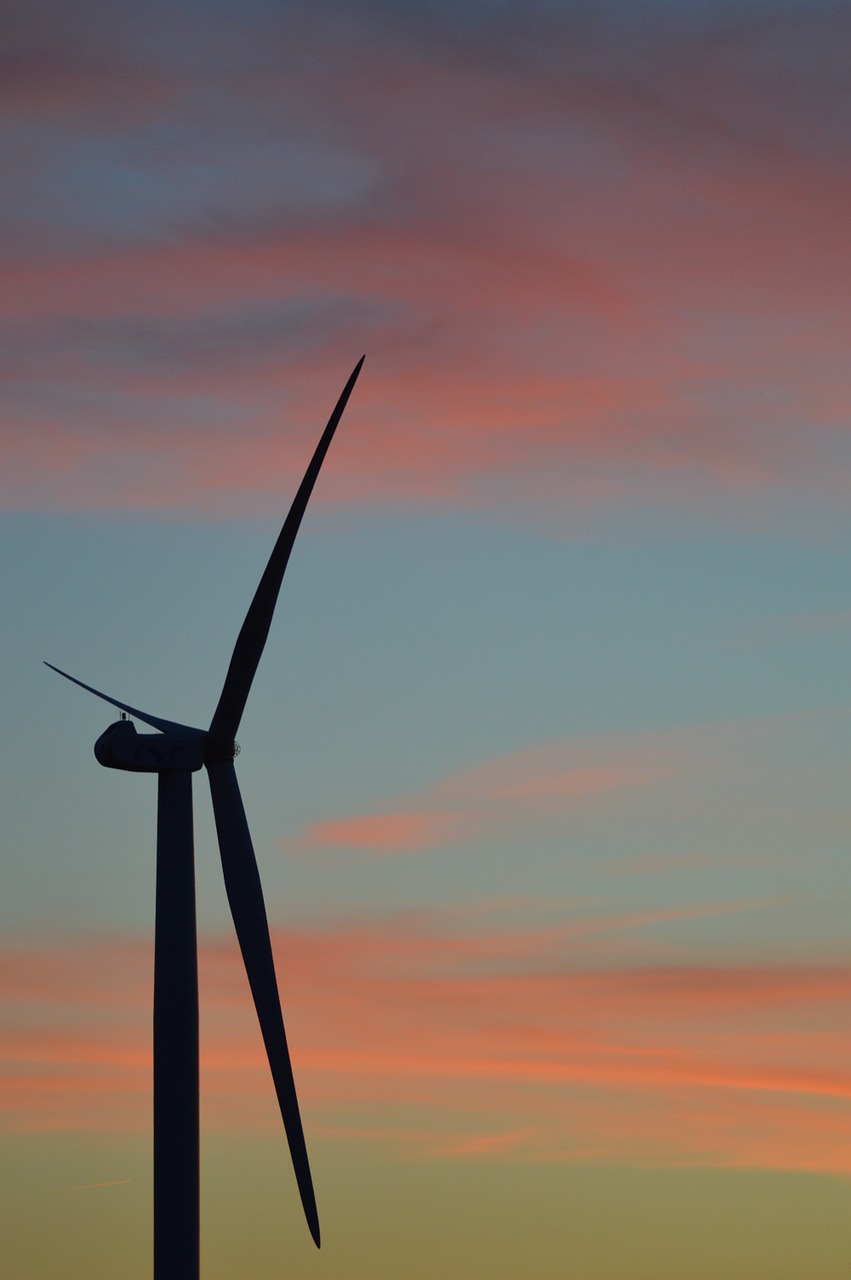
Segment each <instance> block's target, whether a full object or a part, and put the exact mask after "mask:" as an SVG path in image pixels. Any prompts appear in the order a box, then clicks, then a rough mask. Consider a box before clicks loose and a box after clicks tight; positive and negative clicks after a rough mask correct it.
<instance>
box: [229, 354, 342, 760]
mask: <svg viewBox="0 0 851 1280" xmlns="http://www.w3.org/2000/svg"><path fill="white" fill-rule="evenodd" d="M363 362H364V357H363V356H361V358H360V360H359V361H358V362H357V364H356V365H355V367H354V370H353V372H352V375H351V377H350V378H349V380H348V382H347V383H346V385H345V387H344V388H343V393H342V395H341V396H340V399H339V400H338V401H337V404H336V407H335V409H334V412H333V413H332V414H331V417H330V418H329V419H328V425H327V427H326V428H325V430H324V432H323V434H322V439H321V440H320V441H319V444H318V445H317V446H316V452H315V453H314V455H313V457H312V459H311V461H310V466H309V467H308V468H307V471H306V472H305V476H304V479H303V480H302V482H301V485H300V487H299V491H298V493H297V494H296V496H295V501H294V502H293V505H292V507H291V508H290V512H289V515H288V516H287V518H286V520H285V521H284V527H283V529H282V530H281V532H280V535H279V536H278V541H277V542H276V543H275V546H274V549H273V551H272V554H271V556H270V557H269V563H268V564H267V565H266V569H265V571H264V573H263V577H262V578H261V579H260V585H259V586H258V588H257V591H256V592H255V595H254V599H253V600H252V601H251V605H250V607H249V610H248V613H247V614H246V615H245V621H244V622H243V624H242V630H241V631H240V633H239V636H238V638H237V642H236V646H235V648H234V651H233V656H232V657H231V660H230V666H229V667H228V673H227V676H226V677H225V683H224V687H223V689H222V694H221V697H220V698H219V705H218V706H217V707H216V710H215V713H214V715H213V719H212V721H211V722H210V737H211V738H213V739H215V740H216V742H219V743H221V744H223V745H227V744H229V743H231V742H233V740H234V738H235V737H236V732H237V729H238V728H239V722H240V720H241V719H242V713H243V711H244V710H245V703H246V701H247V699H248V693H249V690H250V689H251V682H252V681H253V679H254V675H255V673H256V671H257V665H258V663H259V662H260V657H261V655H262V653H263V648H264V646H265V644H266V638H267V636H268V635H269V627H270V626H271V624H272V614H273V613H274V612H275V605H276V603H277V600H278V592H279V591H280V589H281V582H282V581H283V577H284V570H285V569H286V567H287V561H288V560H289V558H290V552H291V551H292V549H293V543H294V542H295V539H296V534H297V533H298V530H299V526H300V524H301V520H302V516H303V515H304V512H305V509H306V507H307V504H308V501H309V499H310V495H311V493H312V492H313V486H314V484H315V483H316V477H317V476H318V475H319V469H320V467H321V466H322V463H323V462H324V460H325V455H326V453H327V452H328V446H329V445H330V443H331V440H332V438H333V436H334V432H335V431H336V429H337V423H338V422H339V421H340V418H341V417H342V416H343V410H344V409H345V407H346V404H347V402H348V399H349V396H350V395H351V392H352V388H353V387H354V385H355V382H356V381H357V377H358V374H359V373H360V371H361V366H362V365H363Z"/></svg>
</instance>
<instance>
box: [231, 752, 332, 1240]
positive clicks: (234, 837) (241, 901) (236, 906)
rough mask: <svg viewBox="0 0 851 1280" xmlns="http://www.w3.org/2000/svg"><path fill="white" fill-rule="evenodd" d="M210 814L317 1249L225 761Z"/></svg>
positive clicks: (262, 940)
mask: <svg viewBox="0 0 851 1280" xmlns="http://www.w3.org/2000/svg"><path fill="white" fill-rule="evenodd" d="M207 770H208V773H209V775H210V791H211V793H212V796H213V813H214V815H215V819H216V831H217V832H218V837H219V849H220V850H221V855H222V869H223V871H224V875H225V889H226V891H227V895H228V902H229V903H230V909H231V914H232V916H233V922H234V925H235V926H236V936H237V938H238V939H239V946H240V950H241V951H242V958H243V961H244V962H245V971H246V973H247V974H248V981H249V984H250V986H251V994H252V995H253V997H254V1005H255V1008H256V1009H257V1017H258V1019H259V1021H260V1030H261V1031H262V1033H263V1041H264V1043H265V1045H266V1053H267V1056H268V1058H269V1066H270V1067H271V1068H272V1078H273V1080H274V1082H275V1091H276V1093H277V1095H278V1104H279V1106H280V1108H281V1116H282V1117H283V1121H284V1129H285V1130H286V1134H287V1141H288V1142H289V1145H290V1154H291V1156H292V1161H293V1168H294V1169H295V1176H296V1182H297V1183H298V1189H299V1192H300V1194H301V1203H302V1205H303V1206H304V1213H305V1217H306V1218H307V1225H308V1226H309V1228H310V1234H311V1235H312V1236H313V1239H314V1241H315V1243H316V1247H317V1248H318V1247H319V1216H318V1214H317V1211H316V1199H315V1196H314V1194H313V1180H312V1178H311V1176H310V1165H309V1163H308V1159H307V1147H306V1146H305V1142H304V1130H303V1129H302V1125H301V1116H300V1114H299V1109H298V1099H297V1097H296V1091H295V1081H294V1080H293V1071H292V1065H291V1063H290V1053H289V1049H288V1047H287V1037H286V1033H285V1031H284V1020H283V1015H282V1014H281V1002H280V997H279V995H278V983H277V979H276V977H275V962H274V960H273V958H272V944H271V941H270V938H269V925H268V921H267V919H266V907H265V905H264V902H263V890H262V889H261V887H260V875H259V873H258V870H257V861H256V859H255V857H254V849H253V846H252V844H251V836H250V834H249V831H248V823H247V821H246V818H245V810H244V808H243V805H242V797H241V796H240V793H239V785H238V783H237V780H236V772H235V770H234V767H233V764H232V763H231V761H229V760H226V761H221V762H217V763H215V764H209V765H208V766H207Z"/></svg>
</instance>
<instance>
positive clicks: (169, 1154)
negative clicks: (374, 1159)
mask: <svg viewBox="0 0 851 1280" xmlns="http://www.w3.org/2000/svg"><path fill="white" fill-rule="evenodd" d="M363 360H364V358H363V357H361V359H360V360H359V361H358V363H357V365H356V366H355V368H354V370H353V372H352V375H351V377H350V378H349V380H348V382H347V383H346V385H345V387H344V388H343V393H342V395H341V396H340V398H339V400H338V401H337V404H336V407H335V409H334V412H333V413H332V414H331V417H330V418H329V420H328V425H327V427H326V428H325V431H324V432H323V435H322V438H321V440H320V441H319V444H318V445H317V447H316V452H315V453H314V455H313V458H312V459H311V462H310V465H309V466H308V468H307V471H306V473H305V476H304V479H303V480H302V482H301V485H300V487H299V490H298V493H297V494H296V497H295V501H294V502H293V505H292V507H291V508H290V512H289V515H288V516H287V518H286V520H285V521H284V526H283V528H282V530H281V533H280V535H279V537H278V540H277V542H276V543H275V546H274V549H273V551H272V554H271V556H270V557H269V563H268V564H267V566H266V569H265V572H264V573H263V576H262V578H261V579H260V585H259V586H258V588H257V591H256V592H255V595H254V599H253V600H252V602H251V606H250V607H249V610H248V613H247V614H246V616H245V621H244V622H243V624H242V629H241V631H240V633H239V636H238V638H237V641H236V646H235V648H234V651H233V656H232V657H231V660H230V666H229V667H228V672H227V675H226V677H225V683H224V686H223V688H222V693H221V697H220V698H219V703H218V706H217V707H216V710H215V712H214V713H213V718H212V720H211V721H210V727H209V729H207V730H204V729H193V728H190V727H189V726H188V725H183V724H178V723H176V722H175V721H173V720H164V719H162V718H161V717H159V716H152V715H149V714H148V713H147V712H144V711H139V710H137V709H136V708H135V707H131V706H129V705H128V704H127V703H125V702H119V701H118V699H117V698H110V697H109V696H108V695H107V694H105V693H101V692H100V690H98V689H93V688H92V686H91V685H88V684H84V683H83V681H82V680H77V679H75V677H74V676H69V675H68V673H67V672H66V671H60V670H59V668H58V667H54V666H53V665H52V663H49V662H48V663H47V664H46V665H47V666H49V667H50V668H51V670H53V671H56V672H58V674H59V675H61V676H65V678H66V679H67V680H71V681H73V683H74V684H78V685H80V686H81V688H83V689H86V690H88V692H89V693H93V694H95V696H96V697H98V698H102V699H103V700H104V701H105V702H109V703H111V704H112V706H114V707H118V708H119V709H120V710H121V711H122V712H123V713H124V715H122V718H121V719H120V720H118V721H116V723H115V724H112V725H110V726H109V728H108V729H107V730H106V731H105V732H104V733H103V734H102V735H101V736H100V737H99V738H98V740H97V742H96V743H95V756H96V757H97V759H98V760H99V762H100V763H101V764H102V765H106V767H107V768H110V769H126V770H130V771H131V772H134V773H156V774H157V779H158V792H157V887H156V926H155V941H154V1280H198V1277H199V1266H200V1263H199V1152H198V948H197V937H196V924H195V865H194V839H193V825H192V774H193V773H195V772H197V771H198V770H199V769H201V768H202V767H203V768H206V770H207V774H208V776H209V779H210V791H211V794H212V798H213V814H214V817H215V822H216V833H217V836H218V842H219V850H220V852H221V858H222V870H223V872H224V879H225V889H226V892H227V897H228V903H229V904H230V909H231V915H232V916H233V922H234V927H235V929H236V936H237V939H238V941H239V946H240V950H241V952H242V959H243V962H244V964H245V971H246V973H247V975H248V982H249V985H250V987H251V994H252V996H253V997H254V1005H255V1008H256V1010H257V1017H258V1020H259V1022H260V1030H261V1032H262V1034H263V1041H264V1044H265V1046H266V1054H267V1056H268V1059H269V1066H270V1067H271V1070H272V1079H273V1081H274V1084H275V1091H276V1093H277V1096H278V1104H279V1106H280V1109H281V1116H282V1118H283V1122H284V1129H285V1131H286V1135H287V1141H288V1142H289V1147H290V1154H291V1156H292V1161H293V1168H294V1170H295V1176H296V1182H297V1183H298V1189H299V1193H300V1195H301V1202H302V1205H303V1207H304V1213H305V1217H306V1218H307V1224H308V1227H309V1228H310V1234H311V1235H312V1236H313V1239H314V1241H315V1242H316V1245H317V1248H318V1246H319V1217H318V1214H317V1211H316V1199H315V1197H314V1193H313V1182H312V1179H311V1176H310V1165H309V1163H308V1159H307V1148H306V1146H305V1141H304V1131H303V1129H302V1124H301V1116H300V1114H299V1109H298V1099H297V1097H296V1090H295V1082H294V1080H293V1072H292V1066H291V1064H290V1055H289V1049H288V1047H287V1038H286V1033H285V1031H284V1022H283V1016H282V1014H281V1002H280V997H279V995H278V984H277V979H276V977H275V964H274V960H273V958H272V945H271V941H270V938H269V925H268V922H267V919H266V908H265V904H264V901H263V891H262V889H261V887H260V876H259V873H258V870H257V861H256V859H255V857H254V849H253V846H252V844H251V835H250V834H249V830H248V823H247V821H246V818H245V810H244V808H243V805H242V798H241V796H240V792H239V785H238V783H237V780H236V772H235V770H234V764H233V762H234V758H235V756H236V754H237V749H238V748H237V746H236V741H235V739H236V733H237V729H238V727H239V722H240V720H241V718H242V713H243V711H244V709H245V703H246V701H247V698H248V693H249V690H250V689H251V683H252V681H253V679H254V674H255V672H256V670H257V666H258V663H259V662H260V657H261V654H262V653H263V648H264V646H265V644H266V638H267V636H268V634H269V627H270V625H271V622H272V615H273V613H274V611H275V604H276V602H277V599H278V592H279V590H280V587H281V581H282V579H283V576H284V570H285V569H286V567H287V561H288V560H289V557H290V552H291V551H292V547H293V543H294V542H295V538H296V534H297V533H298V530H299V525H300V524H301V520H302V516H303V515H304V512H305V508H306V507H307V503H308V500H309V499H310V495H311V493H312V491H313V486H314V484H315V483H316V477H317V476H318V474H319V470H320V468H321V466H322V463H323V461H324V459H325V454H326V453H327V451H328V446H329V445H330V443H331V440H332V438H333V435H334V432H335V430H336V428H337V423H338V422H339V421H340V418H341V417H342V414H343V410H344V409H345V407H346V403H347V401H348V399H349V396H350V394H351V391H352V388H353V387H354V385H355V382H356V380H357V377H358V374H359V373H360V371H361V366H362V365H363ZM127 715H129V716H132V717H134V718H135V719H137V720H141V721H142V722H143V723H144V724H148V725H150V726H151V727H152V728H154V729H157V730H158V731H159V732H157V733H141V734H140V733H137V731H136V728H135V726H134V725H133V723H132V721H131V720H128V719H126V718H125V717H126V716H127Z"/></svg>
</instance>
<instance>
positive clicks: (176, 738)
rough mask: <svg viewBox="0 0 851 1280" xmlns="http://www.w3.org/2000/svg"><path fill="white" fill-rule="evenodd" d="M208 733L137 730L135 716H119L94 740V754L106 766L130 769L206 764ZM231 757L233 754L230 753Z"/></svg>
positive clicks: (191, 767)
mask: <svg viewBox="0 0 851 1280" xmlns="http://www.w3.org/2000/svg"><path fill="white" fill-rule="evenodd" d="M205 746H206V734H203V735H202V734H199V733H197V731H195V732H192V731H190V735H187V736H183V735H182V734H178V733H138V732H137V731H136V726H135V725H134V724H133V721H132V720H116V721H115V723H114V724H111V725H110V726H109V728H108V729H106V730H104V732H103V733H102V734H101V735H100V737H99V738H98V740H97V742H96V743H95V757H96V759H97V761H98V763H99V764H102V765H104V766H105V767H106V768H107V769H125V770H127V771H128V772H129V773H162V772H163V770H165V769H186V770H188V771H189V772H191V773H194V772H196V771H197V770H198V769H201V768H203V766H204V755H205V750H204V749H205ZM231 758H232V757H231Z"/></svg>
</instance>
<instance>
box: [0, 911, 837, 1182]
mask: <svg viewBox="0 0 851 1280" xmlns="http://www.w3.org/2000/svg"><path fill="white" fill-rule="evenodd" d="M759 906H760V904H758V903H738V904H735V903H728V904H717V906H716V908H713V907H711V906H710V907H709V908H706V907H696V908H694V910H695V912H696V913H700V912H701V911H706V910H707V909H708V910H712V909H723V910H728V911H729V910H739V911H742V910H753V909H755V908H757V909H758V908H759ZM475 918H476V913H474V915H473V916H472V917H471V918H470V920H469V921H467V927H466V928H465V929H464V930H463V931H459V930H458V927H457V925H458V921H457V918H454V917H452V916H446V917H443V916H441V915H440V914H439V913H437V914H435V913H432V914H430V915H427V916H420V917H396V918H385V919H383V920H379V919H376V920H374V921H373V922H371V923H366V922H358V921H348V922H346V921H341V922H339V923H338V924H337V925H334V926H328V927H326V928H323V929H315V930H300V931H297V932H289V933H284V934H279V935H277V936H276V950H277V952H278V954H279V961H280V963H281V965H282V969H283V972H284V973H285V974H288V975H289V978H288V979H287V981H286V984H285V989H286V992H287V997H288V998H287V1005H288V1024H289V1026H290V1030H291V1035H292V1039H293V1045H294V1053H295V1065H296V1073H297V1076H298V1079H299V1083H300V1088H301V1091H302V1093H303V1097H304V1104H305V1108H306V1111H307V1114H308V1116H309V1117H310V1121H309V1122H310V1123H311V1124H314V1123H315V1124H316V1125H317V1127H318V1128H319V1130H320V1131H322V1132H326V1133H327V1134H328V1135H329V1136H331V1137H336V1138H337V1139H338V1140H341V1139H343V1138H347V1139H348V1140H352V1141H355V1140H357V1141H367V1140H368V1141H380V1142H390V1143H391V1144H394V1145H401V1146H402V1147H403V1149H408V1150H416V1151H419V1152H420V1153H423V1152H425V1153H426V1154H433V1155H435V1156H444V1157H446V1156H453V1157H455V1158H464V1157H470V1156H475V1157H477V1158H479V1157H484V1156H489V1157H494V1158H496V1157H504V1158H536V1159H579V1160H585V1159H593V1160H615V1161H623V1160H627V1161H633V1160H634V1161H637V1162H640V1163H661V1164H665V1163H674V1164H676V1163H701V1162H706V1163H710V1164H712V1163H714V1164H718V1165H728V1166H747V1165H750V1166H754V1165H755V1166H760V1167H777V1168H798V1169H821V1170H830V1171H834V1172H839V1171H843V1172H847V1171H848V1156H847V1152H848V1150H849V1146H848V1137H849V1132H851V1084H849V1081H851V1070H849V1069H850V1068H851V1039H849V1035H848V1030H847V1028H848V1006H849V1001H851V972H849V970H848V968H847V966H843V965H831V966H811V965H792V964H787V965H774V966H769V965H762V966H761V965H745V966H741V965H740V966H732V965H731V966H719V965H715V966H707V965H702V966H682V965H675V964H668V965H659V964H656V965H645V966H641V967H622V966H621V967H618V966H614V967H605V968H600V967H598V966H595V965H593V964H591V965H589V964H588V963H584V962H583V961H582V952H581V950H580V951H579V952H577V951H576V950H575V945H576V936H575V935H573V936H572V933H571V927H570V925H569V924H565V925H562V926H555V927H554V926H552V925H546V926H543V927H541V926H535V927H531V928H529V929H527V930H525V931H522V932H518V931H516V930H510V929H502V930H495V929H493V928H491V927H490V926H489V925H488V922H487V916H486V915H485V917H484V918H483V919H482V920H479V923H478V926H477V927H473V921H474V919H475ZM598 925H599V927H604V928H608V929H609V930H617V929H633V928H636V927H641V925H642V919H641V916H640V915H634V914H632V915H630V914H626V915H621V916H618V915H611V916H610V917H608V918H606V917H605V916H602V917H600V919H599V920H598ZM139 955H140V948H139V946H138V944H136V943H133V942H129V943H128V942H125V941H124V940H122V939H120V938H114V939H100V940H90V941H85V940H80V941H71V942H68V943H67V944H64V945H62V946H54V947H51V948H47V949H45V950H42V951H38V950H35V949H28V950H22V949H10V948H9V947H7V948H6V949H5V951H4V955H3V965H2V970H3V973H4V974H5V975H6V978H5V981H4V985H3V992H2V995H3V1000H4V1003H6V1004H7V1007H8V1004H9V1001H11V1000H13V999H15V998H16V997H17V998H18V999H23V998H25V999H26V1002H27V1007H28V1008H29V1011H30V1012H29V1015H28V1020H29V1023H30V1026H29V1029H27V1028H26V1027H25V1026H24V1025H23V1024H22V1023H21V1021H20V1018H18V1020H17V1022H16V1020H15V1019H14V1018H8V1017H7V1018H6V1020H5V1022H6V1027H7V1030H6V1031H5V1033H4V1040H3V1059H4V1073H3V1085H2V1092H0V1105H2V1109H3V1111H4V1112H5V1114H6V1117H7V1121H10V1122H11V1123H13V1124H15V1125H16V1126H19V1127H20V1126H23V1127H24V1128H60V1129H61V1128H69V1127H71V1128H98V1127H101V1126H103V1125H105V1124H106V1125H109V1126H112V1127H119V1128H127V1127H143V1126H145V1125H147V1123H148V1112H149V1096H148V1095H149V1090H150V1050H149V1045H148V1023H149V1017H148V1006H149V1000H150V992H149V990H148V985H149V984H148V981H147V979H146V980H144V981H141V980H140V979H141V974H140V972H139V967H138V959H139ZM104 961H108V962H109V963H108V967H106V966H105V965H104ZM201 970H202V986H203V989H204V1008H205V1016H204V1028H203V1037H202V1044H203V1048H202V1080H203V1093H204V1099H205V1101H204V1107H205V1114H206V1115H207V1117H208V1120H209V1122H210V1123H212V1124H213V1125H214V1126H220V1127H221V1126H223V1127H228V1126H230V1125H233V1124H234V1123H238V1124H240V1125H245V1124H248V1125H249V1126H255V1125H260V1126H261V1127H264V1128H265V1127H269V1126H271V1125H272V1124H274V1123H275V1118H274V1107H273V1105H272V1099H271V1097H270V1096H269V1095H270V1089H269V1088H268V1087H267V1086H268V1082H267V1081H266V1068H265V1064H264V1061H263V1053H262V1046H261V1044H260V1042H259V1036H258V1034H257V1031H256V1028H255V1027H254V1026H253V1018H252V1015H251V1010H250V1002H249V998H248V994H247V991H246V990H244V989H243V988H244V986H245V984H244V978H243V976H242V974H241V972H240V968H239V958H238V955H237V953H236V948H235V945H234V944H233V943H232V942H231V940H229V939H228V940H226V941H225V940H219V939H215V938H210V939H206V940H205V941H204V943H203V946H202V965H201ZM119 986H120V987H121V989H122V991H123V1012H122V1015H121V1019H120V1022H119V1024H118V1026H116V1025H115V1023H114V1022H113V1021H112V1018H113V1016H114V1013H115V1005H116V1001H115V995H116V990H117V988H118V987H119ZM106 1014H109V1017H106V1016H105V1015H106ZM44 1018H49V1021H50V1027H51V1029H49V1030H48V1029H47V1028H46V1027H45V1029H40V1023H41V1022H42V1020H43V1019H44ZM57 1025H65V1026H66V1027H70V1026H71V1025H75V1026H76V1028H77V1030H75V1031H74V1032H70V1031H68V1030H66V1031H61V1030H56V1029H55V1028H56V1027H57ZM122 1027H123V1028H124V1031H122V1030H121V1028H122ZM384 1115H386V1116H387V1117H388V1119H387V1120H386V1121H383V1120H382V1117H383V1116H384ZM391 1115H392V1116H394V1117H396V1119H395V1121H393V1122H391V1121H390V1120H389V1117H390V1116H391ZM508 1115H511V1116H512V1117H513V1120H512V1122H511V1123H510V1124H506V1116H508ZM426 1117H430V1119H428V1120H427V1119H426Z"/></svg>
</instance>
